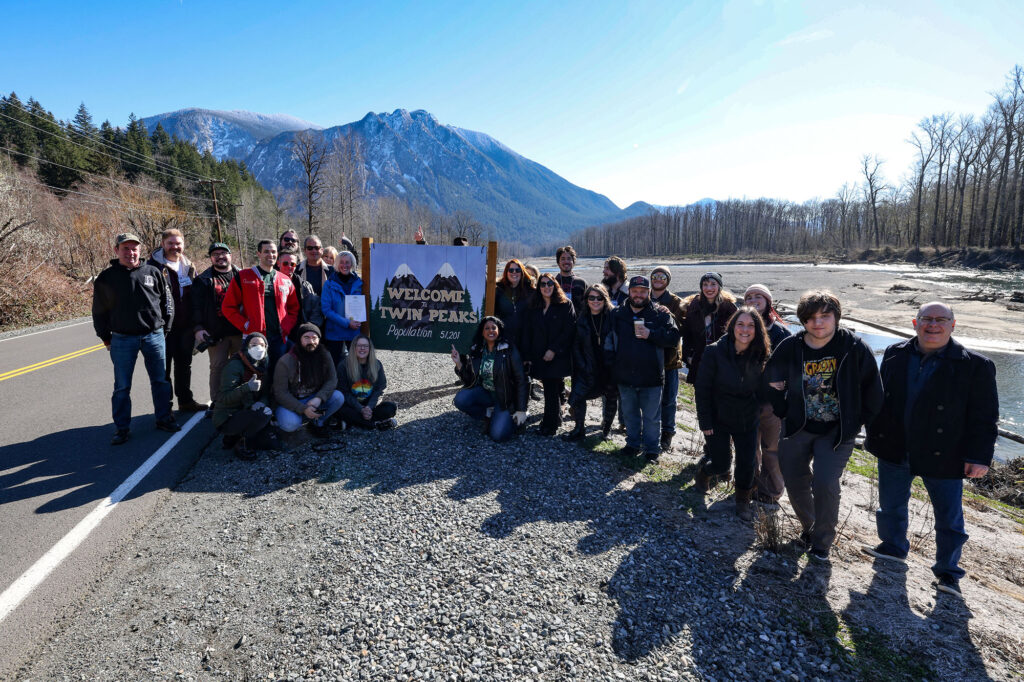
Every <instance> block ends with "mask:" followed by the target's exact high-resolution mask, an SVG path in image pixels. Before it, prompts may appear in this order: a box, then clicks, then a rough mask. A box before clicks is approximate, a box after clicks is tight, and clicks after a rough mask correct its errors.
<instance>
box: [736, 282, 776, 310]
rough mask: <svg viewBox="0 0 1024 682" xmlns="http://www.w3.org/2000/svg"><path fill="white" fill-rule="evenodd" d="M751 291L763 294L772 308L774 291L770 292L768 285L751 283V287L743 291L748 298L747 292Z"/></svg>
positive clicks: (744, 296)
mask: <svg viewBox="0 0 1024 682" xmlns="http://www.w3.org/2000/svg"><path fill="white" fill-rule="evenodd" d="M751 293H753V294H761V295H762V296H764V297H765V298H766V299H768V307H769V308H770V307H771V306H772V292H770V291H769V290H768V287H766V286H765V285H763V284H751V285H750V286H749V287H747V290H746V291H745V292H743V298H746V297H747V294H751Z"/></svg>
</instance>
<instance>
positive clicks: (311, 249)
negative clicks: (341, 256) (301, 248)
mask: <svg viewBox="0 0 1024 682" xmlns="http://www.w3.org/2000/svg"><path fill="white" fill-rule="evenodd" d="M322 248H324V247H322V246H307V247H306V251H319V250H320V249H322Z"/></svg>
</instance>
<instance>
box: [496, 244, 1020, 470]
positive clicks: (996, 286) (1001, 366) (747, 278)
mask: <svg viewBox="0 0 1024 682" xmlns="http://www.w3.org/2000/svg"><path fill="white" fill-rule="evenodd" d="M530 261H531V262H533V263H534V264H536V265H538V266H540V267H541V270H542V271H544V272H555V271H557V268H556V267H554V265H555V264H554V258H553V257H552V258H544V259H539V258H534V259H530ZM602 263H603V259H596V258H583V259H580V261H579V262H578V263H577V267H576V273H577V274H578V275H579V276H580V277H583V278H584V279H585V280H586V281H587V282H594V281H598V280H599V279H600V277H601V267H602ZM628 264H629V274H634V273H644V274H648V273H650V271H651V269H652V268H653V267H654V266H655V265H664V266H667V267H668V268H669V269H670V270H671V272H672V285H671V289H672V291H677V292H685V291H687V290H689V291H691V292H692V291H694V290H696V288H697V285H698V284H699V281H700V276H701V274H702V273H704V272H706V271H708V270H709V269H710V270H715V271H716V272H721V273H722V275H723V277H724V278H725V282H726V285H727V286H730V287H731V289H732V291H734V292H736V291H739V292H742V291H743V289H744V288H745V287H746V286H747V285H749V284H751V283H752V282H754V281H776V282H786V281H789V280H792V282H793V283H794V287H795V289H796V290H797V291H799V290H802V289H803V288H810V286H828V285H829V282H828V277H827V273H824V272H823V275H824V279H825V281H824V282H818V281H817V278H816V277H815V278H813V281H814V284H812V285H810V286H804V285H803V284H801V283H802V282H806V281H807V280H808V274H809V273H815V272H816V271H817V268H816V267H815V266H813V265H812V264H809V263H756V262H738V261H722V262H707V261H705V262H693V261H689V262H687V261H675V260H661V261H655V260H652V259H641V260H635V261H634V260H629V261H628ZM812 268H814V269H813V270H812ZM821 268H822V271H824V270H825V269H828V270H840V271H844V272H850V273H857V274H858V276H860V273H863V277H864V278H874V277H886V278H891V279H900V280H905V281H907V282H908V284H909V283H911V282H913V283H916V284H917V285H921V286H924V287H927V285H928V284H941V285H943V286H945V287H952V288H955V289H959V290H962V291H965V292H972V291H977V290H979V289H991V290H996V291H999V292H1002V293H1004V294H1007V295H1008V294H1009V292H1010V291H1013V290H1024V272H1021V271H990V270H971V269H965V268H930V267H918V266H915V265H907V264H891V265H877V264H866V263H865V264H861V263H849V264H828V265H822V266H821ZM499 272H500V270H499ZM862 281H863V280H862ZM740 284H742V286H740ZM776 286H778V285H773V289H775V288H776ZM791 291H792V290H791ZM778 295H779V294H777V296H778ZM796 295H798V294H796ZM793 296H794V294H792V293H790V294H786V297H793ZM794 303H795V301H794ZM851 326H852V327H854V329H855V331H857V332H858V333H859V334H860V335H861V336H862V337H863V338H864V340H865V341H867V343H868V345H870V346H871V348H872V349H873V350H874V351H875V354H876V356H877V357H878V358H879V361H881V354H882V351H883V350H885V348H886V346H888V345H890V344H893V343H896V342H897V341H899V340H901V339H900V337H898V336H895V335H890V334H886V333H884V332H881V331H877V330H875V329H872V328H869V327H864V326H861V325H856V324H851ZM908 331H910V330H909V329H908ZM956 338H957V340H959V341H960V342H961V343H963V344H964V345H965V346H967V347H968V348H972V349H975V350H978V352H980V353H982V354H983V355H985V356H986V357H988V358H990V359H991V360H992V362H994V363H995V365H996V384H997V386H998V389H999V416H1000V424H1001V426H1002V427H1003V428H1005V429H1007V430H1009V431H1013V432H1015V433H1019V434H1024V353H1021V352H1014V351H1013V350H1011V349H1012V348H1013V347H1022V346H1024V334H1022V343H1021V344H1015V343H999V342H992V341H990V340H984V339H970V338H964V337H960V336H957V337H956ZM1021 456H1024V445H1021V444H1019V443H1015V442H1013V441H1011V440H1009V439H1006V438H1002V437H1000V438H999V439H998V440H997V441H996V459H998V460H1003V461H1005V460H1007V459H1013V458H1016V457H1021Z"/></svg>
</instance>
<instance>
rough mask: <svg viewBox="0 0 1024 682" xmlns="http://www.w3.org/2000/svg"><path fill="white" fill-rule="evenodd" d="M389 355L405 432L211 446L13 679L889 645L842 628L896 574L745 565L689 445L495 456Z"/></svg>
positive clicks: (944, 634)
mask: <svg viewBox="0 0 1024 682" xmlns="http://www.w3.org/2000/svg"><path fill="white" fill-rule="evenodd" d="M380 356H381V359H382V361H383V362H384V363H385V366H386V367H387V369H388V378H389V383H390V386H391V389H392V390H391V392H390V393H389V397H390V399H392V400H396V401H397V402H398V403H399V406H400V411H399V414H398V419H399V422H400V426H399V428H397V429H395V430H392V431H389V432H383V433H379V432H353V431H351V430H350V431H346V432H345V433H344V434H337V435H336V436H335V437H334V438H332V439H331V440H328V441H319V442H317V441H311V440H308V438H305V437H300V438H299V439H298V440H297V442H295V443H294V444H293V447H292V449H291V450H290V451H288V452H281V453H263V454H262V455H261V457H260V459H259V460H258V461H257V462H254V463H248V462H241V461H237V460H235V459H234V458H232V457H231V456H230V455H229V454H228V453H226V452H224V451H223V450H221V449H220V448H219V447H218V445H217V444H216V443H215V444H214V445H212V446H211V447H210V448H209V449H208V450H207V452H206V453H204V455H203V457H202V458H201V459H200V461H199V462H198V463H197V464H196V466H195V468H194V469H193V471H192V472H191V473H190V475H189V476H188V477H187V478H186V479H185V480H184V481H183V482H182V483H181V484H180V485H179V487H178V489H177V490H176V494H175V495H174V496H172V497H171V499H170V501H169V502H168V503H167V505H166V507H165V508H164V509H163V510H162V512H161V513H160V514H159V515H158V517H156V518H155V520H154V521H153V522H152V523H151V525H150V527H149V528H147V529H146V530H145V531H144V532H142V533H140V534H139V535H138V536H137V537H134V538H128V539H126V540H125V541H124V542H123V546H122V551H121V552H120V553H119V555H118V557H117V558H116V560H112V561H111V562H110V564H109V570H108V573H107V577H106V578H105V579H104V580H102V581H101V582H99V583H98V584H97V585H96V586H95V589H94V591H93V593H92V594H91V595H88V596H86V597H85V598H84V600H83V603H82V604H81V605H80V610H79V611H78V613H77V614H75V615H74V616H69V617H68V618H67V620H66V624H65V626H64V627H63V628H62V630H61V631H60V632H59V633H58V635H57V636H55V637H54V638H53V639H52V640H51V641H50V642H48V643H47V644H46V645H45V646H44V647H43V649H42V650H41V651H39V652H36V654H35V656H33V660H32V663H31V664H29V665H28V666H27V667H25V668H24V669H23V670H22V671H21V673H20V675H19V678H24V679H39V680H43V679H47V680H51V679H57V680H63V679H68V680H71V679H75V680H77V679H103V680H109V679H186V680H196V679H214V678H227V679H246V680H249V679H261V680H266V679H274V680H368V679H374V680H378V679H379V680H453V681H454V680H562V679H580V680H606V679H607V680H616V679H622V680H626V679H629V680H634V679H636V680H691V679H700V680H730V679H782V680H813V679H821V680H842V679H858V678H861V677H863V676H865V675H867V673H866V670H865V668H864V667H863V661H864V660H867V659H861V660H860V661H858V659H856V658H855V657H852V656H850V655H849V652H850V651H852V650H853V648H854V647H855V646H856V645H858V644H863V647H862V648H863V650H864V651H865V652H866V651H867V650H868V649H867V646H868V645H876V646H878V647H879V648H880V649H881V650H882V651H887V650H888V647H889V644H888V642H887V641H886V642H883V643H881V644H880V645H879V644H878V643H877V642H876V641H875V640H874V639H871V638H869V637H868V636H867V635H864V634H863V632H860V631H855V632H853V633H852V634H851V633H849V632H848V631H846V630H844V629H843V627H842V625H841V623H842V622H845V621H840V620H839V619H838V617H837V616H840V615H842V614H840V611H841V610H842V608H846V609H850V608H853V609H854V610H856V608H857V599H858V598H859V599H861V600H868V601H870V602H871V603H872V604H875V605H876V606H877V603H876V602H877V601H878V596H877V594H876V593H877V591H878V590H881V589H883V586H884V585H883V583H884V581H887V580H888V581H893V580H895V582H896V583H897V584H896V587H897V588H898V587H899V584H898V583H899V579H898V577H896V578H893V577H892V576H890V575H889V574H885V573H879V574H876V575H879V576H881V578H879V579H878V584H877V585H876V584H875V581H873V582H872V586H873V589H875V590H876V593H873V592H871V591H870V590H869V591H868V592H866V593H864V594H856V595H855V594H852V590H842V591H843V592H845V600H846V601H845V603H846V604H847V606H846V607H840V606H837V605H836V603H834V602H835V599H834V598H831V597H830V589H831V590H832V592H833V593H834V592H835V590H836V586H837V583H836V581H835V580H831V577H832V576H831V571H829V569H827V568H818V567H814V566H808V565H807V564H806V560H805V559H801V558H799V557H798V553H797V552H795V551H793V550H792V548H787V547H782V548H781V549H779V550H778V551H776V552H763V551H760V550H754V549H752V548H751V546H752V545H753V544H754V540H755V537H754V531H753V530H752V529H751V528H750V527H749V525H747V526H744V525H743V524H741V523H740V522H739V521H738V520H736V518H735V516H734V514H733V513H732V511H733V507H732V501H731V498H730V499H726V496H725V493H724V492H722V491H719V492H718V494H717V496H712V497H711V498H710V499H709V500H708V503H707V504H706V503H705V502H704V501H703V499H702V498H700V496H695V495H694V494H693V493H692V492H691V491H689V490H684V491H683V492H682V493H681V492H680V488H681V487H683V485H684V484H688V483H689V481H690V479H691V478H692V472H693V464H694V461H695V460H694V458H693V453H694V447H695V443H694V442H693V440H692V437H690V438H686V437H681V438H679V440H680V441H682V443H681V447H680V448H679V450H678V451H677V452H675V453H673V454H670V455H665V456H663V457H662V462H661V465H660V466H649V467H646V468H641V467H640V466H639V465H634V464H633V463H630V462H624V461H623V460H622V459H621V458H619V457H618V456H616V455H614V454H602V453H601V452H592V451H590V450H587V449H584V448H581V447H579V446H577V445H575V444H568V443H565V442H564V441H562V440H560V439H549V438H542V437H540V436H537V435H534V434H533V433H532V432H528V433H527V434H526V435H522V436H519V437H517V438H516V439H514V440H513V441H511V442H509V443H506V444H501V445H497V444H494V443H491V442H490V441H489V440H488V439H486V438H485V437H484V436H482V435H481V433H480V429H479V427H478V426H477V425H476V424H474V423H473V422H471V421H470V420H469V419H468V418H466V417H464V416H463V415H461V414H458V413H456V412H455V411H454V410H453V408H452V407H451V399H452V396H453V395H454V392H455V390H456V385H455V384H454V383H453V382H454V374H453V373H452V372H451V369H450V365H451V361H450V359H448V358H447V357H445V356H434V355H412V354H402V355H397V354H393V353H387V352H383V353H381V354H380ZM684 400H685V398H684ZM532 408H533V411H534V412H536V411H538V407H537V406H536V404H533V406H532ZM594 412H596V410H595V409H593V408H592V409H591V413H592V416H594V415H593V413H594ZM591 428H596V424H593V425H592V426H591ZM617 438H618V441H619V443H620V444H621V436H617ZM596 440H597V439H596V438H592V439H591V441H590V443H591V444H593V443H594V441H596ZM687 441H689V442H687ZM609 449H612V448H608V447H607V446H606V445H603V446H599V447H598V450H599V451H601V450H609ZM782 518H783V519H784V520H785V519H786V518H788V517H786V516H785V515H783V517H782ZM790 532H791V531H790ZM863 563H864V562H860V564H863ZM860 564H858V565H860ZM868 566H869V567H868V568H867V569H866V572H865V571H863V570H862V571H861V573H860V578H859V580H862V581H863V582H861V584H860V585H859V588H863V587H864V585H866V584H867V579H865V578H864V576H865V575H867V574H870V573H871V570H870V565H869V564H868ZM861 568H862V569H863V566H861ZM840 570H841V569H838V568H837V569H836V572H837V573H838V572H839V571H840ZM903 580H904V583H905V582H906V577H905V574H904V578H903ZM830 584H831V586H832V587H831V588H830ZM903 589H904V590H906V589H907V588H906V585H905V584H904V585H903ZM833 596H834V595H833ZM850 604H852V607H851V606H849V605H850ZM1018 606H1019V605H1018ZM935 611H936V612H939V611H941V609H940V608H939V607H936V608H935ZM1018 612H1019V610H1018ZM1004 615H1005V614H1004ZM961 620H962V619H961ZM956 622H959V621H957V620H956V619H946V620H943V619H941V618H940V619H938V620H933V621H930V622H928V623H925V624H924V627H925V628H926V629H925V632H933V631H934V632H935V635H934V639H935V642H933V644H935V645H937V646H939V647H940V648H941V647H942V646H943V645H947V644H949V643H951V642H952V643H955V646H956V647H957V648H956V649H955V651H956V653H957V656H955V657H950V658H955V660H952V661H949V662H947V664H946V665H947V667H942V666H940V663H939V662H935V661H931V665H932V666H933V667H932V669H931V670H932V671H935V670H943V671H945V670H949V671H955V678H956V679H970V678H980V679H987V678H985V677H984V675H985V672H984V666H983V664H982V663H981V662H980V656H979V655H978V654H977V652H976V651H975V652H974V657H973V658H971V656H970V650H972V646H971V645H970V637H969V636H967V632H966V625H964V626H963V627H962V628H959V629H957V628H956V627H955V626H950V625H949V623H954V624H955V623H956ZM963 622H966V621H963ZM938 623H941V624H943V627H942V628H941V629H940V628H939V625H937V624H938ZM929 628H930V629H929ZM858 637H860V639H858ZM851 639H852V640H853V641H852V642H851V641H849V640H851ZM964 640H966V642H967V644H966V645H965V644H964ZM917 644H919V643H917ZM901 646H902V645H901ZM892 649H893V650H894V651H897V652H898V651H906V650H907V647H906V646H902V648H900V647H895V646H893V647H892ZM965 650H966V654H965V653H964V651H965ZM860 651H861V648H858V652H860ZM865 655H866V654H865ZM899 655H900V654H898V653H894V654H893V656H899ZM879 660H881V655H879ZM897 664H898V666H897V668H895V669H896V670H897V672H900V671H902V670H903V668H900V667H899V665H903V666H905V665H906V664H905V662H904V661H903V660H902V658H900V659H899V660H898V661H897ZM910 670H911V672H917V671H916V669H913V668H911V669H910ZM925 670H927V669H925ZM883 672H884V671H883ZM993 675H994V676H997V677H998V676H1000V675H999V673H998V672H997V673H993ZM868 676H872V677H875V676H874V675H868ZM886 676H888V675H886V674H880V675H878V676H877V677H886ZM911 677H913V675H911ZM916 677H917V678H918V679H920V678H921V677H922V675H921V674H917V675H916ZM891 679H901V677H899V676H894V677H891Z"/></svg>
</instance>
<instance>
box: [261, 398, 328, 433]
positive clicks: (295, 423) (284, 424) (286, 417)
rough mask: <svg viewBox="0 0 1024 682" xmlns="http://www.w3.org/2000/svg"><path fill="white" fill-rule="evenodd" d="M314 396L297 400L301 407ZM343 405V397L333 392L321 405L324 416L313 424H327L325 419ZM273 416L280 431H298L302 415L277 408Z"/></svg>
mask: <svg viewBox="0 0 1024 682" xmlns="http://www.w3.org/2000/svg"><path fill="white" fill-rule="evenodd" d="M313 397H314V396H309V397H308V398H300V399H299V400H300V401H301V402H302V404H303V405H305V404H306V403H308V402H309V401H310V400H312V399H313ZM344 404H345V396H343V395H342V394H341V391H335V392H334V393H332V394H331V397H329V398H328V399H327V404H326V405H322V406H321V407H323V408H324V415H323V416H322V417H318V418H316V419H314V420H313V423H314V424H316V425H317V426H323V425H324V424H325V423H326V422H327V418H328V417H330V416H331V415H332V414H334V413H335V412H337V411H338V408H340V407H341V406H342V405H344ZM274 416H275V417H277V428H279V429H281V430H282V431H284V432H286V433H291V432H292V431H298V430H299V428H300V427H301V426H302V420H303V415H301V414H295V413H294V412H292V411H291V410H289V409H288V408H287V407H282V406H280V405H278V406H277V409H276V410H274Z"/></svg>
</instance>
